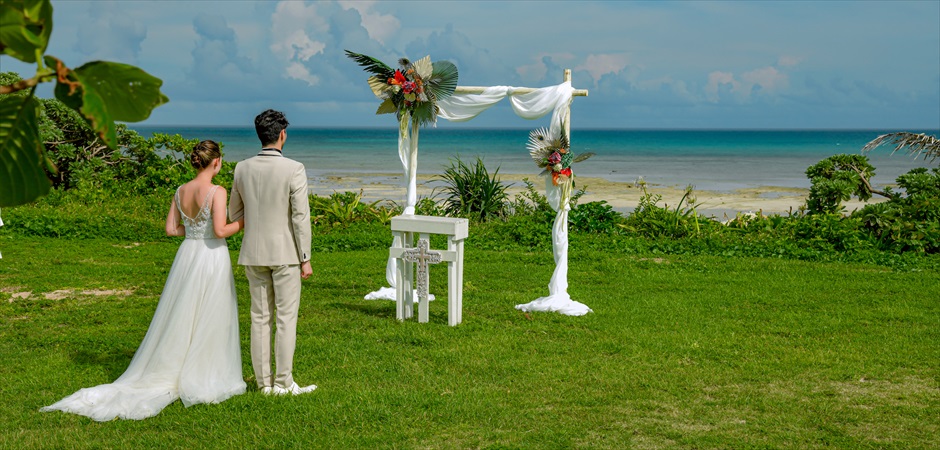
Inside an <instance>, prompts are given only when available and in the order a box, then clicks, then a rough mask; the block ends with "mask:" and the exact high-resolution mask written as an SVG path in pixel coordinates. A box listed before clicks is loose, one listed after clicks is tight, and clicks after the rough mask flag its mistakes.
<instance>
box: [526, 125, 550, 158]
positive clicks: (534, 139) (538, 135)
mask: <svg viewBox="0 0 940 450" xmlns="http://www.w3.org/2000/svg"><path fill="white" fill-rule="evenodd" d="M553 142H554V139H552V137H551V132H549V130H548V128H537V129H534V130H532V131H530V132H529V143H528V144H526V147H527V148H528V149H529V152H530V153H531V152H532V151H533V150H536V149H538V150H541V149H548V148H551V147H552V144H553Z"/></svg>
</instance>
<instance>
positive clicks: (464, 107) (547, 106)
mask: <svg viewBox="0 0 940 450" xmlns="http://www.w3.org/2000/svg"><path fill="white" fill-rule="evenodd" d="M573 94H574V89H573V88H572V87H571V82H570V81H565V82H564V83H562V84H559V85H556V86H548V87H544V88H541V89H536V90H534V91H533V90H529V89H525V90H521V89H520V88H515V87H511V86H490V87H488V88H485V89H484V90H483V92H482V93H479V94H454V95H451V96H450V97H448V98H446V99H443V100H438V102H437V105H438V107H439V109H440V111H439V113H438V117H440V118H443V119H447V120H450V121H452V122H466V121H468V120H471V119H473V118H474V117H476V116H478V115H480V113H482V112H483V111H486V110H487V109H489V108H491V107H492V106H494V105H496V104H497V103H499V102H500V101H501V100H502V99H504V98H506V97H509V101H510V103H511V104H512V109H513V111H515V113H516V115H518V116H519V117H522V118H524V119H529V120H534V119H538V118H540V117H543V116H545V115H546V114H548V113H552V119H551V125H550V128H551V131H552V133H557V132H558V131H559V130H560V128H561V127H562V124H563V123H564V122H565V119H566V117H567V114H568V106H569V105H570V104H571V97H572V95H573ZM399 127H400V128H399V133H398V155H399V157H400V158H401V162H402V165H403V166H404V169H405V178H406V179H407V180H408V181H407V183H408V184H407V193H406V197H405V208H404V212H403V214H414V211H415V205H416V204H417V193H416V191H417V172H418V170H417V166H418V127H417V125H416V124H414V123H413V122H411V120H410V117H407V116H406V117H405V118H404V119H403V120H402V121H401V124H400V125H399ZM409 128H410V133H409ZM546 193H547V195H548V197H549V201H550V202H552V208H554V209H555V211H557V212H558V214H557V215H556V216H555V223H554V225H553V226H552V249H553V251H554V254H555V273H554V274H553V275H552V279H551V282H550V283H549V296H548V297H542V298H540V299H538V300H535V301H533V302H531V303H527V304H525V305H517V306H516V308H517V309H521V310H523V311H555V312H559V313H562V314H567V315H575V316H580V315H583V314H587V313H588V312H590V311H591V309H590V308H588V307H587V306H585V305H583V304H581V303H578V302H575V301H573V300H571V298H570V297H569V296H568V292H567V290H568V210H569V209H570V207H569V206H568V199H567V198H565V199H564V201H563V202H562V199H561V197H562V193H561V189H560V188H559V187H558V186H555V185H553V184H552V183H551V177H550V176H549V177H548V179H547V187H546ZM553 198H554V200H552V199H553ZM562 206H563V207H562ZM385 279H386V281H387V282H388V284H389V286H391V287H383V288H381V289H379V290H377V291H374V292H371V293H369V294H368V295H366V297H365V298H366V299H367V300H377V299H385V300H395V260H394V258H389V259H388V262H387V264H386V266H385Z"/></svg>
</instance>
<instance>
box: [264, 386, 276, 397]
mask: <svg viewBox="0 0 940 450" xmlns="http://www.w3.org/2000/svg"><path fill="white" fill-rule="evenodd" d="M273 394H274V388H273V387H271V386H265V387H263V388H261V395H273Z"/></svg>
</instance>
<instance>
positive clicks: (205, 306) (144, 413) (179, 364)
mask: <svg viewBox="0 0 940 450" xmlns="http://www.w3.org/2000/svg"><path fill="white" fill-rule="evenodd" d="M221 156H222V154H221V152H220V151H219V146H218V145H217V144H216V143H215V142H213V141H202V142H200V143H199V144H197V145H196V147H195V148H193V152H192V155H191V157H190V162H191V163H192V165H193V167H195V168H196V170H197V172H198V174H197V175H196V177H195V178H194V179H193V180H192V181H190V182H188V183H186V184H184V185H182V186H180V187H179V189H177V191H176V195H175V196H174V197H173V201H172V203H171V204H170V211H169V213H168V214H167V218H166V233H167V235H170V236H182V235H185V236H186V239H185V240H184V241H183V243H182V244H180V247H179V250H178V251H177V252H176V259H174V260H173V266H172V267H171V268H170V273H169V275H168V276H167V280H166V284H165V285H164V287H163V294H161V295H160V301H159V302H158V303H157V309H156V311H155V312H154V315H153V320H152V321H151V322H150V328H148V329H147V334H146V335H145V336H144V340H143V342H141V344H140V347H139V348H138V349H137V353H135V354H134V358H133V359H131V363H130V365H129V366H128V367H127V371H125V372H124V374H123V375H121V376H120V378H118V379H117V380H115V381H114V382H113V383H111V384H102V385H100V386H95V387H91V388H85V389H80V390H79V391H78V392H76V393H74V394H72V395H70V396H68V397H66V398H64V399H62V400H60V401H58V402H56V403H55V404H53V405H50V406H46V407H44V408H42V409H40V411H53V410H60V411H65V412H70V413H75V414H81V415H83V416H87V417H90V418H92V419H94V420H97V421H106V420H111V419H114V418H115V417H120V418H122V419H136V420H140V419H145V418H147V417H152V416H155V415H157V414H158V413H159V412H160V411H161V410H162V409H163V408H164V407H166V406H167V405H169V404H170V403H172V402H174V401H175V400H176V399H177V398H178V399H180V400H181V401H182V402H183V405H185V406H187V407H188V406H191V405H195V404H199V403H218V402H221V401H224V400H225V399H227V398H229V397H231V396H233V395H238V394H242V393H244V392H245V382H244V380H243V379H242V360H241V350H240V347H239V337H238V311H237V303H236V299H235V280H234V278H233V276H232V261H231V258H230V256H229V252H228V247H227V245H226V242H225V238H226V237H228V236H231V235H233V234H235V233H237V232H238V231H239V230H241V229H242V228H243V225H244V222H241V221H239V222H233V223H228V224H226V223H225V218H226V213H225V205H226V192H225V189H218V188H219V186H216V185H213V184H212V178H213V177H214V176H215V175H216V174H218V173H219V170H220V169H221V167H222V159H221Z"/></svg>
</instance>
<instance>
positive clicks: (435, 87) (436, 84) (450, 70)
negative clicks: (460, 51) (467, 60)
mask: <svg viewBox="0 0 940 450" xmlns="http://www.w3.org/2000/svg"><path fill="white" fill-rule="evenodd" d="M431 67H432V68H433V70H432V71H431V76H430V77H429V78H427V79H426V80H424V81H425V83H427V89H428V90H430V91H431V94H432V95H433V96H434V99H435V100H443V99H445V98H447V97H450V96H451V95H453V93H454V89H457V77H458V73H457V66H455V65H454V63H452V62H450V61H435V62H433V63H431Z"/></svg>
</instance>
